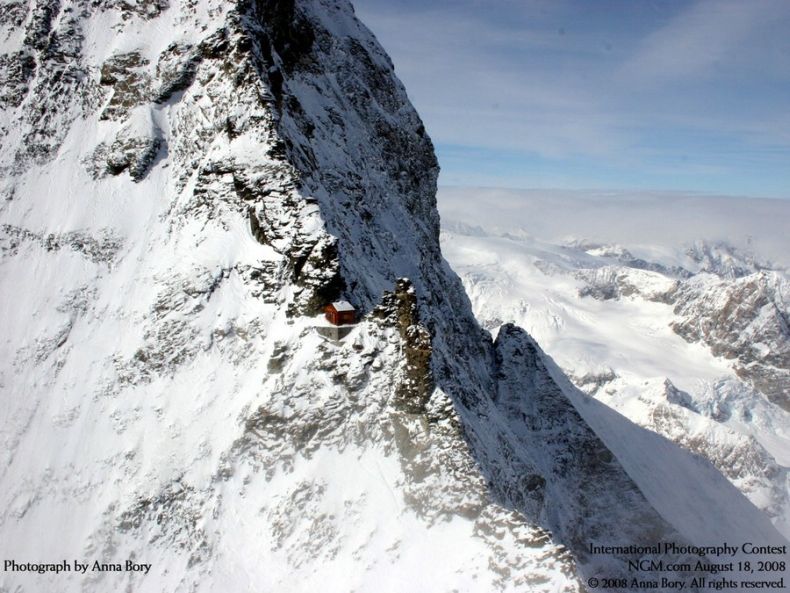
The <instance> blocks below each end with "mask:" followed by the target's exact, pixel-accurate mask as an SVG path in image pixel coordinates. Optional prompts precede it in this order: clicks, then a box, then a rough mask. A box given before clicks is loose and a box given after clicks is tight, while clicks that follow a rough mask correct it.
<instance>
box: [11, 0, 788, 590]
mask: <svg viewBox="0 0 790 593" xmlns="http://www.w3.org/2000/svg"><path fill="white" fill-rule="evenodd" d="M12 4H13V5H14V6H15V7H16V8H14V10H13V13H14V14H15V15H16V16H15V17H14V19H13V20H11V21H7V22H6V23H4V26H5V29H4V30H3V35H4V36H5V40H4V42H3V51H6V52H7V53H6V57H5V58H4V62H3V64H4V68H5V69H4V71H3V74H2V77H0V82H2V86H3V95H2V96H3V97H10V98H9V99H7V101H6V103H4V105H3V106H4V109H3V112H2V122H1V124H2V134H3V136H2V138H3V145H2V150H0V159H2V160H1V161H0V163H1V165H0V166H2V168H3V172H4V188H3V203H2V206H0V215H2V221H3V227H2V260H0V266H1V267H2V273H3V278H4V281H3V284H2V302H3V310H2V314H3V323H4V327H6V339H5V341H3V343H2V345H1V346H0V347H1V348H2V351H1V352H2V360H3V361H7V362H5V363H4V365H3V367H2V369H0V373H1V374H0V386H2V393H3V403H4V406H3V408H4V409H3V412H2V439H3V442H4V444H5V447H4V459H3V469H2V479H3V484H4V488H3V492H2V494H1V495H0V500H1V501H2V509H3V510H2V511H0V529H2V532H3V538H2V543H0V546H2V547H1V548H0V549H2V555H3V557H4V558H14V559H17V560H18V561H20V562H50V561H55V559H60V558H62V557H76V558H77V559H80V561H93V560H97V561H99V562H100V563H114V562H121V563H123V562H125V561H126V560H127V559H132V560H133V561H135V562H140V563H150V564H151V565H152V568H151V569H150V570H151V573H150V574H148V575H145V574H142V573H139V572H124V571H118V572H116V571H114V570H108V571H91V572H89V573H88V574H87V575H85V576H81V575H79V574H75V573H74V572H70V573H68V574H66V575H60V576H55V575H52V574H45V575H39V574H35V573H31V572H22V573H19V572H5V573H3V575H2V577H0V579H2V580H0V587H2V588H3V589H8V590H12V591H35V590H40V589H41V587H47V588H59V589H61V590H74V591H76V590H86V589H87V590H99V589H109V588H114V589H120V588H123V587H126V588H128V589H132V590H135V591H195V590H203V591H215V590H216V591H227V590H239V591H241V590H249V589H251V588H255V589H256V590H293V591H306V590H312V589H315V588H319V587H320V588H321V590H326V591H349V590H359V591H365V590H370V589H371V588H374V587H375V588H376V589H377V590H384V591H387V590H391V591H402V590H406V589H408V590H417V591H419V590H424V591H436V590H453V589H461V590H480V591H489V590H496V589H499V590H511V591H518V590H523V588H524V587H527V586H528V587H529V588H530V590H535V591H556V590H565V591H575V590H579V589H580V588H581V587H583V585H581V583H580V580H579V579H580V577H587V576H589V575H601V576H617V575H621V574H624V571H625V564H624V562H623V560H622V558H614V559H613V558H609V557H588V556H586V555H585V554H584V550H585V549H586V548H587V546H588V545H589V543H590V542H596V543H597V542H601V543H606V542H609V543H621V542H622V539H621V538H625V539H627V540H628V541H627V542H626V543H653V541H654V540H656V539H666V540H672V541H677V542H684V541H690V542H693V543H698V544H699V543H709V542H712V541H714V540H716V539H717V538H719V537H722V536H724V535H726V534H728V533H730V531H729V530H731V531H732V532H733V533H735V532H737V533H738V534H748V535H750V536H752V537H754V538H755V539H756V540H760V541H766V542H769V541H775V540H776V541H781V540H780V538H779V536H778V534H776V533H775V532H774V531H773V529H772V527H771V526H770V524H769V523H768V521H767V520H766V519H765V518H764V517H763V516H762V515H761V514H760V513H759V512H757V511H756V509H754V507H752V506H751V505H750V504H749V503H748V502H747V501H746V500H745V499H744V498H743V497H742V496H740V494H739V493H738V492H737V491H736V490H735V489H734V488H732V487H731V486H729V484H728V483H727V482H726V481H725V480H724V479H723V478H721V476H719V475H718V474H716V473H715V472H714V471H713V470H712V468H710V466H707V465H704V464H700V463H699V461H698V460H693V458H690V457H689V456H688V455H687V454H685V453H684V452H683V451H682V450H680V449H678V448H673V446H672V445H671V444H669V443H665V444H664V445H663V446H664V447H666V448H668V449H667V451H666V452H667V457H666V459H667V462H666V463H665V464H661V463H659V467H660V468H661V470H662V471H664V472H667V473H668V474H670V475H671V474H672V468H673V467H674V466H675V465H682V463H679V462H678V460H679V459H683V460H685V461H684V462H683V463H690V464H691V466H693V467H694V469H695V470H696V471H697V472H698V473H699V474H701V475H704V476H706V479H705V480H703V481H702V482H699V483H696V486H697V487H698V488H700V489H701V491H702V492H703V493H707V494H708V495H707V496H702V497H700V503H699V504H697V503H694V504H692V506H691V508H692V509H693V510H694V511H695V513H696V514H697V520H696V521H688V517H687V516H686V515H683V513H678V512H677V509H675V507H677V505H678V504H679V501H681V500H683V499H684V498H685V495H686V494H687V492H688V488H679V489H678V494H677V495H672V494H671V493H669V492H661V491H660V489H658V490H656V486H655V484H653V483H651V482H650V480H649V479H648V477H647V476H645V475H644V474H640V473H639V472H638V471H637V469H636V468H637V467H638V466H639V465H640V464H643V465H644V463H645V461H646V459H647V457H648V456H649V452H648V450H647V448H645V447H637V448H636V449H635V451H634V452H632V453H631V454H630V455H626V453H627V451H626V449H627V448H628V447H629V443H632V442H635V441H638V440H639V439H641V438H644V435H642V433H639V432H638V429H636V427H633V428H629V426H630V425H629V424H628V423H627V422H626V421H624V420H623V419H622V418H621V417H618V416H616V415H606V414H602V413H598V414H593V415H589V414H587V415H586V414H585V413H584V411H583V410H582V409H581V408H582V407H583V402H582V400H581V399H580V398H581V397H582V395H581V393H580V392H577V391H575V390H574V389H573V387H572V386H571V385H570V384H568V383H567V382H563V379H562V377H561V376H560V375H558V374H557V372H556V369H553V367H552V365H551V361H550V360H549V359H548V358H547V357H546V356H545V355H544V354H543V353H542V352H541V351H540V350H539V348H537V346H536V345H535V344H534V342H532V340H531V339H530V338H529V337H528V336H526V335H525V334H524V333H523V332H521V331H520V330H518V329H516V328H509V329H508V331H506V332H502V335H501V336H500V337H498V339H497V342H496V343H493V341H492V340H491V337H490V336H489V335H488V334H487V333H486V332H484V331H483V330H481V329H480V327H479V326H478V324H477V322H476V321H475V318H474V316H473V314H472V311H471V308H470V306H469V301H468V299H467V297H466V295H465V293H464V291H463V288H462V286H461V283H460V280H459V279H458V278H457V277H456V276H455V274H454V273H453V272H452V270H450V268H449V266H448V265H447V263H446V262H445V261H444V260H443V259H442V256H441V252H440V249H439V236H438V233H439V219H438V214H437V212H436V208H435V191H436V175H437V172H438V168H437V164H436V159H435V157H434V155H433V149H432V145H431V142H430V139H429V138H428V136H427V134H426V132H425V129H424V127H423V126H422V123H421V122H420V120H419V117H418V116H417V114H416V113H415V112H414V110H413V108H412V107H411V105H410V104H409V102H408V99H407V97H406V93H405V91H404V89H403V87H402V85H401V84H400V83H399V82H398V81H397V79H396V78H395V77H394V74H393V72H392V64H391V63H390V61H389V59H388V58H387V57H386V54H384V52H383V50H381V48H380V47H379V46H378V44H377V43H376V41H375V39H374V38H373V36H372V35H371V34H370V33H369V32H368V31H367V30H366V29H365V28H364V27H363V26H362V25H361V24H360V23H359V22H358V21H357V20H356V19H355V18H354V16H353V9H352V8H351V6H350V4H349V3H348V2H346V1H344V0H338V1H335V0H302V1H298V2H295V1H290V2H289V1H286V0H282V1H274V0H271V1H265V0H257V1H246V0H244V1H240V2H232V3H228V2H220V1H210V0H205V1H202V2H196V1H193V0H190V1H184V2H179V3H176V2H172V3H169V4H168V3H165V2H157V3H153V4H152V3H143V2H136V3H135V2H126V1H124V2H88V1H80V0H75V1H73V2H65V1H64V2H59V1H56V0H49V1H37V2H31V3H23V2H17V3H12ZM31 60H32V62H31ZM407 278H408V279H407ZM340 295H342V296H344V297H345V298H347V299H349V300H351V301H352V302H353V303H354V304H355V305H357V306H358V307H359V309H360V311H361V313H362V314H363V318H362V320H361V322H360V324H359V325H358V326H357V327H356V328H355V329H354V330H353V332H352V333H351V334H350V335H349V336H348V337H347V338H345V340H343V341H342V342H333V341H331V340H329V341H327V340H325V339H324V338H323V337H321V336H320V335H319V334H318V333H317V332H316V331H315V326H316V325H319V324H321V323H322V321H321V320H320V318H319V317H317V316H316V314H317V313H318V312H319V311H320V307H321V305H323V304H324V303H326V302H327V301H328V300H331V299H333V298H336V297H338V296H340ZM591 422H592V423H593V424H595V426H593V428H590V426H591ZM632 430H637V432H636V433H629V434H630V437H629V438H628V439H623V438H621V437H620V435H622V434H625V433H626V432H627V431H632ZM600 433H603V434H606V437H605V438H603V439H602V438H601V437H600ZM652 445H653V446H655V443H652ZM620 457H623V458H624V459H626V461H625V462H624V463H621V462H619V461H618V459H619V458H620ZM689 459H692V461H689ZM634 475H636V476H637V478H634ZM689 475H690V472H680V474H679V476H677V477H678V478H679V479H680V483H681V484H684V485H686V486H688V485H689V484H690V481H689ZM656 492H659V493H660V494H661V495H662V496H663V501H658V500H657V497H658V496H657V495H656ZM714 493H715V495H714ZM673 505H674V507H673ZM656 508H658V509H660V510H659V511H657V510H656ZM682 508H685V507H682ZM591 509H598V511H599V512H598V513H593V512H591ZM673 509H675V510H673ZM707 513H719V514H721V515H722V516H725V515H726V514H728V513H731V514H732V515H733V516H732V517H731V518H730V519H728V520H727V521H724V522H721V521H717V522H716V524H715V525H714V526H708V527H706V525H705V521H704V517H705V516H707ZM716 516H717V519H719V515H716ZM623 530H627V533H626V534H624V533H623ZM53 531H54V532H57V533H58V534H59V537H57V538H43V539H42V538H41V537H40V536H39V534H41V533H48V532H53ZM459 542H461V543H459ZM439 558H441V560H442V562H441V563H439V562H437V559H439Z"/></svg>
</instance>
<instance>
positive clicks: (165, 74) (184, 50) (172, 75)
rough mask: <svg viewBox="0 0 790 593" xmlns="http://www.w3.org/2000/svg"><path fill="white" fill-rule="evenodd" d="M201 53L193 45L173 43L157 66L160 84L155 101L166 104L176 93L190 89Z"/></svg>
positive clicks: (157, 77)
mask: <svg viewBox="0 0 790 593" xmlns="http://www.w3.org/2000/svg"><path fill="white" fill-rule="evenodd" d="M200 60H201V55H200V53H199V51H198V50H197V49H196V48H194V47H192V46H191V45H182V44H177V43H173V44H172V45H170V46H169V47H168V48H167V49H166V50H165V51H163V52H162V54H161V55H160V56H159V61H158V62H157V64H156V79H157V82H158V84H159V88H158V89H157V91H156V93H155V95H154V101H155V102H157V103H164V102H165V101H167V100H168V99H170V98H171V97H172V96H173V95H174V94H175V93H177V92H180V91H183V90H185V89H187V88H189V85H191V84H192V81H193V80H194V79H195V74H196V72H197V66H198V63H199V62H200Z"/></svg>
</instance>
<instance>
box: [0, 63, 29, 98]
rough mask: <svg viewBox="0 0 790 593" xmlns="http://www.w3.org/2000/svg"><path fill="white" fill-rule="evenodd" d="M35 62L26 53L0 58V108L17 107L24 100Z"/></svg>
mask: <svg viewBox="0 0 790 593" xmlns="http://www.w3.org/2000/svg"><path fill="white" fill-rule="evenodd" d="M35 71H36V60H35V58H33V56H32V55H30V54H29V53H28V52H26V51H18V52H14V53H12V54H6V55H3V56H0V107H18V106H19V105H20V104H21V103H22V101H24V100H25V97H26V96H27V93H28V90H29V84H30V80H31V79H32V78H33V74H34V73H35Z"/></svg>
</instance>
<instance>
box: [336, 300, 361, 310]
mask: <svg viewBox="0 0 790 593" xmlns="http://www.w3.org/2000/svg"><path fill="white" fill-rule="evenodd" d="M332 306H333V307H334V308H335V311H356V309H354V305H352V304H351V303H349V302H348V301H335V302H334V303H332Z"/></svg>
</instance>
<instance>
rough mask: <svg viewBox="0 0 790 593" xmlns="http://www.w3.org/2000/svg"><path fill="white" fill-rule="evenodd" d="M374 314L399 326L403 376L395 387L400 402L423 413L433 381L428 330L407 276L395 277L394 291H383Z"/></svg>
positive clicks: (431, 349)
mask: <svg viewBox="0 0 790 593" xmlns="http://www.w3.org/2000/svg"><path fill="white" fill-rule="evenodd" d="M373 316H374V317H376V318H378V319H381V320H382V321H384V322H385V323H387V324H389V325H390V326H392V327H396V328H397V329H398V333H399V334H400V337H401V340H402V342H403V355H404V366H403V376H402V378H401V380H400V382H399V383H398V386H397V387H396V389H395V398H396V400H395V401H396V402H397V404H398V405H399V406H402V407H403V409H405V410H406V411H408V412H411V413H415V414H418V413H424V412H425V409H426V406H427V404H428V400H429V399H430V397H431V394H432V393H433V391H434V389H435V387H436V385H435V382H434V379H433V371H432V369H431V355H432V352H433V348H432V346H431V334H430V332H429V331H428V330H427V329H426V328H425V327H424V326H423V325H420V317H419V308H418V305H417V293H416V291H415V290H414V286H413V285H412V283H411V281H409V279H408V278H398V280H397V282H396V283H395V290H394V291H393V292H385V293H384V296H383V297H382V302H381V304H379V305H378V306H377V307H376V308H375V309H374V310H373Z"/></svg>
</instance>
